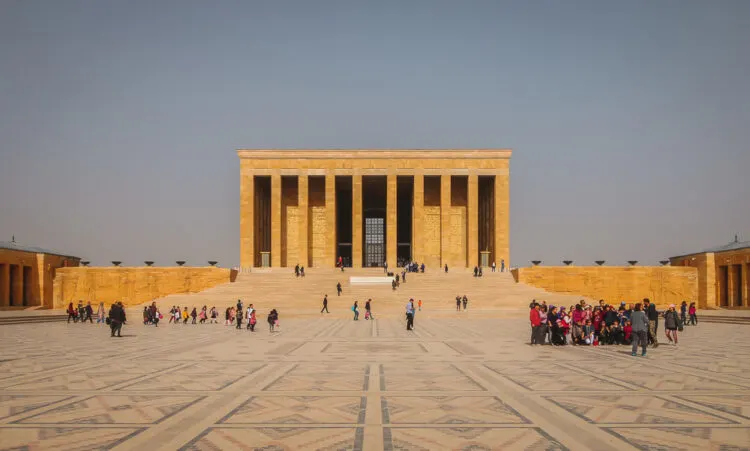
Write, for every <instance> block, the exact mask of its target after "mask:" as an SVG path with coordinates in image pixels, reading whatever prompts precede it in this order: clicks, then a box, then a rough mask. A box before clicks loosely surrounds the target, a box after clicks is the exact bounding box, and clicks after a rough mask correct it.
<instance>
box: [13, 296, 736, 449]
mask: <svg viewBox="0 0 750 451" xmlns="http://www.w3.org/2000/svg"><path fill="white" fill-rule="evenodd" d="M134 314H136V313H134ZM451 316H452V317H451ZM494 316H495V315H488V314H486V312H483V311H482V310H481V309H479V310H471V309H470V310H469V311H467V312H454V314H453V315H449V314H448V312H440V313H439V314H436V315H433V314H432V313H431V312H430V311H422V312H418V313H417V316H416V320H415V330H414V331H411V332H407V331H406V330H405V327H404V321H402V320H400V319H396V318H387V319H377V320H375V321H357V322H354V321H351V319H350V318H340V317H334V318H312V319H288V320H282V322H281V324H282V329H281V331H280V332H277V333H273V334H271V333H269V331H268V329H267V327H263V326H265V323H263V322H260V323H259V330H258V331H256V332H255V333H251V332H249V331H247V330H244V329H243V330H236V329H235V328H234V327H226V326H224V325H221V324H207V325H195V326H193V325H190V324H188V325H184V326H183V325H177V326H174V325H170V324H166V321H165V322H164V323H162V324H161V325H160V326H159V327H158V328H155V327H153V326H143V325H142V324H140V323H139V321H138V318H137V317H136V318H133V321H131V322H130V323H129V324H128V325H127V326H126V327H125V328H124V330H123V332H124V336H123V338H120V339H116V338H115V339H110V338H109V330H108V328H107V327H106V326H103V325H96V324H94V325H91V324H86V325H81V324H73V323H71V324H66V323H54V324H38V325H35V324H32V325H15V326H3V327H0V342H1V343H2V345H0V351H1V352H0V356H1V359H2V360H0V449H2V450H7V449H56V450H60V451H62V450H72V449H115V450H143V449H183V450H203V449H206V450H209V449H263V450H269V449H273V450H298V449H320V450H349V449H351V450H382V449H385V450H443V449H445V450H459V449H460V450H463V449H465V450H485V449H487V450H489V449H496V450H500V449H503V450H508V449H510V450H515V449H530V450H556V449H559V450H562V449H569V450H610V449H611V450H632V449H660V450H661V449H684V450H742V449H750V395H749V394H748V389H749V388H750V344H748V343H746V342H745V341H737V340H734V339H733V337H734V335H735V334H736V333H738V332H741V330H742V329H743V328H744V326H741V325H739V326H738V325H725V324H711V323H701V324H700V325H699V326H698V327H686V329H685V331H684V333H683V334H682V337H681V343H680V346H679V347H674V346H668V345H664V344H662V345H661V346H660V347H658V348H655V349H649V353H648V356H647V357H645V358H640V357H637V358H633V357H631V356H630V350H629V347H624V346H621V347H573V346H567V347H552V346H544V347H530V346H529V345H528V344H527V342H528V325H527V319H526V318H525V315H524V312H523V311H519V312H518V313H517V315H515V316H516V317H505V318H503V317H494ZM510 316H513V315H510ZM738 327H739V328H740V330H737V328H738ZM660 333H661V331H660ZM53 336H54V337H55V339H54V340H52V339H50V337H53Z"/></svg>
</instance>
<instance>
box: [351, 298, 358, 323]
mask: <svg viewBox="0 0 750 451" xmlns="http://www.w3.org/2000/svg"><path fill="white" fill-rule="evenodd" d="M352 312H354V321H359V305H357V301H354V305H352Z"/></svg>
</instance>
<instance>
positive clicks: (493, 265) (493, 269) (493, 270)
mask: <svg viewBox="0 0 750 451" xmlns="http://www.w3.org/2000/svg"><path fill="white" fill-rule="evenodd" d="M496 266H497V265H495V262H492V272H495V267H496Z"/></svg>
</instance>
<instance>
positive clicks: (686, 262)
mask: <svg viewBox="0 0 750 451" xmlns="http://www.w3.org/2000/svg"><path fill="white" fill-rule="evenodd" d="M670 262H671V265H672V266H692V267H694V268H698V305H699V306H700V307H702V308H706V307H707V308H711V307H730V308H738V307H739V308H748V307H750V282H748V278H750V241H739V240H738V239H737V237H735V240H734V241H733V242H731V243H729V244H726V245H724V246H719V247H715V248H711V249H706V250H704V251H701V252H696V253H694V254H687V255H680V256H678V257H672V258H670Z"/></svg>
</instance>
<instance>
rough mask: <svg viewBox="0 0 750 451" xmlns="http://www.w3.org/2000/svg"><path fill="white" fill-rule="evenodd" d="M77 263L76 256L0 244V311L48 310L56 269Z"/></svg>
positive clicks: (14, 244)
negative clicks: (31, 308)
mask: <svg viewBox="0 0 750 451" xmlns="http://www.w3.org/2000/svg"><path fill="white" fill-rule="evenodd" d="M79 263H80V258H78V257H72V256H68V255H62V254H59V253H57V252H55V251H50V250H46V249H41V248H37V247H31V246H23V245H20V244H18V243H15V242H12V241H11V242H6V241H0V308H3V307H33V306H42V307H47V308H52V307H53V305H52V297H53V281H54V278H55V273H56V270H57V269H59V268H64V267H70V266H78V265H79Z"/></svg>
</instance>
